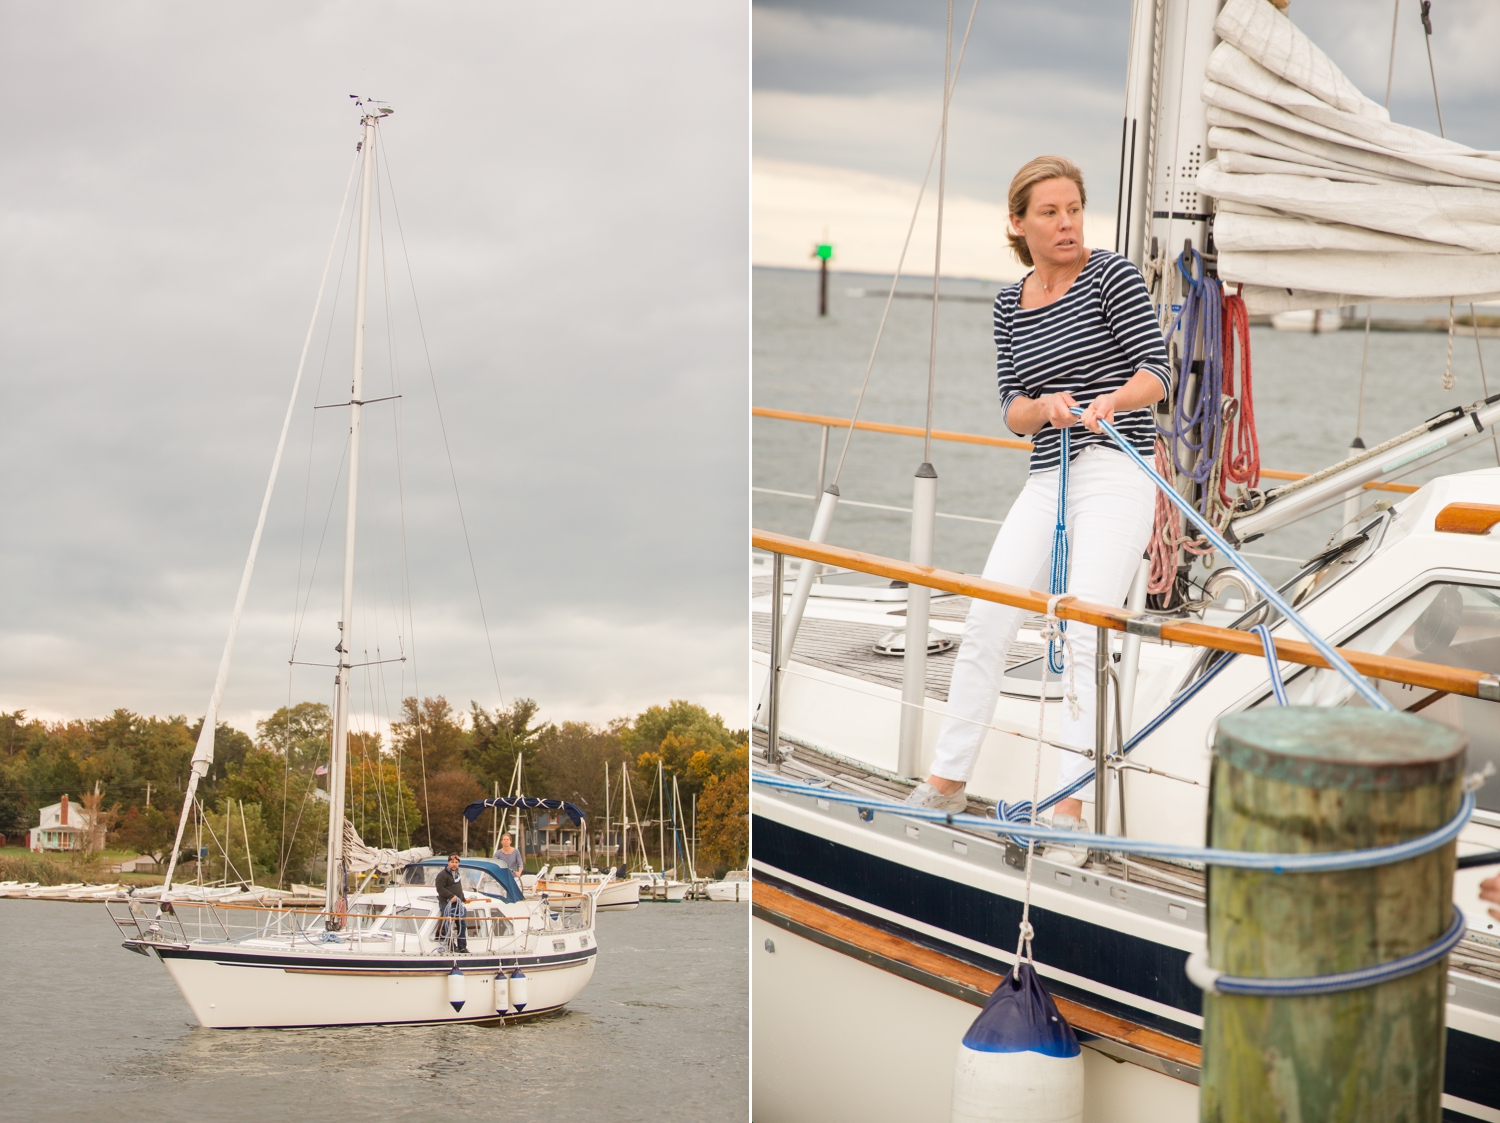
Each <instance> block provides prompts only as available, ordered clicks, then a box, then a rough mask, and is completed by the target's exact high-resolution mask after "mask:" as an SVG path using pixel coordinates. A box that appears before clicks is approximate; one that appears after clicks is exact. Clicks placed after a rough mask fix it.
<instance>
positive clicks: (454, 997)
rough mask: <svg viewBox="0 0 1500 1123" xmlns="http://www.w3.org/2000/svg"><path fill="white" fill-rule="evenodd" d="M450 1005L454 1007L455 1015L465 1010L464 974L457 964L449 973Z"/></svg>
mask: <svg viewBox="0 0 1500 1123" xmlns="http://www.w3.org/2000/svg"><path fill="white" fill-rule="evenodd" d="M448 1005H449V1006H452V1007H453V1012H454V1013H455V1014H456V1013H458V1012H459V1011H460V1010H462V1009H463V1008H464V973H463V972H462V971H460V970H459V969H458V964H457V963H455V964H454V965H453V970H451V971H449V972H448Z"/></svg>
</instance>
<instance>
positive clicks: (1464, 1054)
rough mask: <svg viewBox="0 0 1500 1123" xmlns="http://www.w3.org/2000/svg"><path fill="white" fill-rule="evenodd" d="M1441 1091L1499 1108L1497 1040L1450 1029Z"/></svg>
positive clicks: (1498, 1052) (1499, 1074)
mask: <svg viewBox="0 0 1500 1123" xmlns="http://www.w3.org/2000/svg"><path fill="white" fill-rule="evenodd" d="M1443 1091H1445V1092H1447V1093H1448V1094H1449V1095H1450V1096H1457V1097H1458V1098H1459V1099H1461V1100H1468V1101H1469V1102H1471V1103H1477V1104H1484V1106H1485V1107H1493V1108H1500V1043H1497V1042H1494V1041H1491V1040H1490V1039H1489V1038H1488V1037H1480V1036H1479V1035H1478V1034H1474V1033H1465V1032H1464V1031H1463V1030H1461V1029H1449V1030H1448V1051H1447V1055H1446V1057H1445V1058H1444V1065H1443Z"/></svg>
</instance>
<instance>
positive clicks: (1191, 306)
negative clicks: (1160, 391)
mask: <svg viewBox="0 0 1500 1123" xmlns="http://www.w3.org/2000/svg"><path fill="white" fill-rule="evenodd" d="M1195 266H1196V268H1197V276H1196V277H1195V276H1194V275H1193V269H1194V267H1195ZM1177 269H1178V271H1179V272H1180V273H1181V274H1182V277H1183V283H1184V286H1185V293H1184V297H1183V302H1182V308H1181V310H1180V311H1179V312H1178V313H1177V316H1176V318H1175V319H1174V320H1173V321H1172V326H1171V328H1170V329H1169V330H1168V331H1167V341H1168V343H1169V344H1170V343H1171V340H1172V338H1173V337H1174V336H1176V337H1177V338H1178V339H1179V344H1178V354H1179V356H1180V363H1179V367H1178V372H1177V385H1178V386H1179V387H1180V388H1183V389H1185V388H1186V387H1187V385H1188V378H1189V375H1190V374H1192V371H1193V367H1194V365H1195V364H1197V365H1199V366H1200V368H1201V371H1200V377H1199V379H1198V387H1197V392H1196V393H1195V394H1194V395H1192V396H1191V397H1189V395H1187V394H1185V393H1183V394H1180V395H1179V397H1178V399H1177V402H1176V404H1175V405H1174V406H1173V407H1172V420H1171V425H1170V428H1166V429H1162V430H1161V433H1162V435H1163V436H1164V437H1166V438H1167V445H1168V447H1169V448H1171V450H1172V465H1173V467H1174V468H1175V469H1176V470H1177V471H1178V472H1179V473H1181V474H1182V475H1184V476H1186V477H1187V478H1188V479H1190V480H1192V481H1193V482H1194V483H1196V484H1198V485H1200V488H1201V491H1202V499H1201V500H1200V503H1201V507H1202V510H1203V511H1204V513H1205V514H1206V513H1207V512H1208V504H1209V503H1210V501H1211V500H1212V498H1213V495H1212V489H1211V488H1209V486H1208V484H1209V479H1210V476H1211V475H1212V473H1213V466H1214V459H1215V454H1216V453H1217V451H1218V448H1219V429H1220V427H1221V425H1222V423H1223V418H1222V416H1221V415H1220V413H1219V402H1220V399H1221V396H1222V391H1223V386H1224V340H1223V335H1224V306H1223V297H1224V294H1223V289H1222V287H1221V286H1220V284H1219V282H1218V280H1217V279H1216V278H1214V277H1211V276H1208V275H1207V273H1206V272H1205V270H1204V268H1203V257H1202V255H1201V254H1199V253H1198V251H1197V250H1192V249H1189V250H1184V251H1183V252H1182V253H1180V254H1178V255H1177ZM1194 432H1196V433H1197V434H1198V437H1197V439H1196V440H1195V439H1194V437H1193V434H1194ZM1184 461H1187V462H1188V463H1184Z"/></svg>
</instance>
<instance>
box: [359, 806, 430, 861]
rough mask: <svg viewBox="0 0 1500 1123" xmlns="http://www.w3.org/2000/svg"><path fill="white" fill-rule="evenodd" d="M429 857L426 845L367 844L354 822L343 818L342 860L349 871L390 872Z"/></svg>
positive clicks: (428, 848)
mask: <svg viewBox="0 0 1500 1123" xmlns="http://www.w3.org/2000/svg"><path fill="white" fill-rule="evenodd" d="M430 857H432V849H431V848H430V847H427V846H414V847H412V848H411V849H410V850H382V849H379V848H378V847H374V846H367V845H366V844H365V841H364V839H362V838H360V837H359V832H358V831H357V830H355V829H354V824H353V823H351V822H350V821H349V820H348V819H345V820H344V861H345V862H346V864H347V865H348V867H349V872H350V873H368V872H369V871H370V870H379V871H380V872H381V873H390V872H391V871H392V870H399V869H400V868H401V867H402V866H408V865H410V864H411V863H412V862H420V861H421V860H422V859H424V858H430Z"/></svg>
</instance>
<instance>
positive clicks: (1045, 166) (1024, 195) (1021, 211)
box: [1005, 156, 1089, 268]
mask: <svg viewBox="0 0 1500 1123" xmlns="http://www.w3.org/2000/svg"><path fill="white" fill-rule="evenodd" d="M1049 179H1071V180H1072V181H1073V182H1074V183H1076V184H1078V199H1079V201H1080V202H1081V203H1083V205H1084V206H1088V204H1089V194H1088V192H1087V191H1085V190H1084V188H1083V173H1082V172H1081V171H1079V170H1078V165H1077V164H1075V163H1073V161H1072V160H1069V159H1067V158H1066V157H1064V156H1038V157H1037V158H1036V159H1035V160H1031V161H1028V162H1027V163H1026V164H1023V165H1022V167H1021V170H1020V171H1018V172H1017V173H1016V178H1015V179H1013V180H1011V181H1010V198H1009V207H1010V213H1011V214H1013V215H1015V216H1016V217H1017V218H1024V217H1025V216H1026V208H1027V207H1029V206H1031V189H1032V188H1033V187H1035V186H1036V185H1037V184H1039V183H1045V182H1046V181H1047V180H1049ZM1005 236H1006V238H1007V239H1009V240H1010V250H1011V253H1013V254H1015V255H1016V258H1017V259H1018V260H1019V261H1020V262H1021V264H1022V265H1024V266H1026V267H1027V268H1030V267H1031V266H1033V265H1035V264H1036V263H1035V262H1034V261H1032V260H1031V248H1030V247H1029V246H1027V244H1026V239H1025V238H1023V237H1022V236H1021V235H1020V234H1017V233H1016V232H1015V231H1014V230H1012V229H1010V227H1009V226H1007V227H1006V230H1005Z"/></svg>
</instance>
